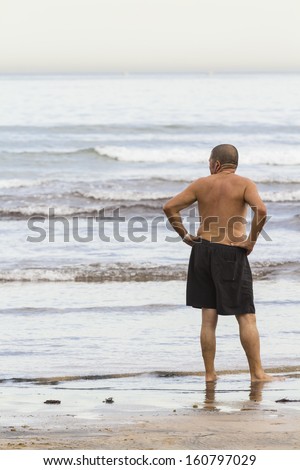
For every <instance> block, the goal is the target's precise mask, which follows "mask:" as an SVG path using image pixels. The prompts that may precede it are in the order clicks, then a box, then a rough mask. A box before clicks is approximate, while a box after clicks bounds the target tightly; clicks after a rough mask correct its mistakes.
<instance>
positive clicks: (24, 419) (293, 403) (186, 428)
mask: <svg viewBox="0 0 300 470" xmlns="http://www.w3.org/2000/svg"><path fill="white" fill-rule="evenodd" d="M282 375H285V380H284V381H276V382H272V383H265V384H254V385H252V386H250V384H249V382H248V379H247V375H246V374H238V375H235V374H232V375H227V376H226V375H224V376H220V378H219V381H218V382H217V384H209V385H207V386H206V387H205V384H204V382H203V377H197V380H198V383H199V394H198V395H195V394H189V393H184V392H182V393H178V390H177V391H176V390H174V389H173V390H158V391H157V390H156V391H155V390H135V391H134V390H130V391H129V390H128V391H126V390H125V389H123V390H119V391H118V390H117V389H116V390H114V391H113V397H112V398H113V403H106V398H110V397H111V395H112V393H110V392H111V390H104V389H101V390H99V388H97V387H93V388H91V387H90V388H89V389H85V388H84V387H80V384H77V385H79V386H77V389H72V388H67V387H64V386H65V385H66V384H67V382H62V383H61V384H59V386H56V387H53V386H51V385H46V386H43V387H41V385H39V386H38V385H29V386H26V387H24V388H16V387H13V386H12V385H11V384H5V385H4V387H3V388H2V392H1V402H2V411H1V438H0V448H1V449H52V450H54V449H56V450H67V449H69V450H72V449H87V450H89V449H103V450H111V449H139V450H151V449H154V450H156V449H160V450H167V449H237V450H238V449H262V450H270V449H274V450H275V449H282V450H291V449H299V442H300V406H299V383H300V382H299V380H300V377H299V373H295V372H293V373H289V374H282ZM238 381H239V382H238ZM240 382H242V383H243V387H244V389H243V393H238V390H237V389H236V390H235V384H236V383H240ZM240 391H241V390H240ZM197 396H198V398H199V399H198V400H195V398H196V397H197ZM46 400H59V401H61V403H60V404H56V405H55V404H52V405H51V404H46V403H44V402H45V401H46ZM278 400H279V401H278ZM280 400H281V401H280Z"/></svg>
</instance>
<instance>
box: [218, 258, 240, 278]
mask: <svg viewBox="0 0 300 470" xmlns="http://www.w3.org/2000/svg"><path fill="white" fill-rule="evenodd" d="M236 268H237V263H236V261H231V260H224V261H223V263H222V271H221V277H222V279H223V281H234V280H235V279H236V271H237V269H236Z"/></svg>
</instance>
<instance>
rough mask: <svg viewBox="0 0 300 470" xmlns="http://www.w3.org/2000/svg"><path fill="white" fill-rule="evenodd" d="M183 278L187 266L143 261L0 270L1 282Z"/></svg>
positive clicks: (123, 280)
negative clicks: (139, 262) (140, 262)
mask: <svg viewBox="0 0 300 470" xmlns="http://www.w3.org/2000/svg"><path fill="white" fill-rule="evenodd" d="M184 279H186V266H185V265H181V264H174V265H171V266H166V265H154V264H150V263H143V264H142V265H138V264H132V263H115V264H105V263H103V264H100V263H99V264H92V265H85V266H66V267H62V268H27V269H12V270H7V271H5V270H2V271H0V281H1V282H16V281H17V282H19V281H21V282H45V281H47V282H70V281H72V282H99V283H103V282H128V281H134V282H148V281H171V280H184Z"/></svg>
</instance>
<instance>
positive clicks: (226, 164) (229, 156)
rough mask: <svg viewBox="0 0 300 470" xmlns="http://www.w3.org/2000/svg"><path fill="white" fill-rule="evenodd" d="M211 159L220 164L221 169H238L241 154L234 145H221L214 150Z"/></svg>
mask: <svg viewBox="0 0 300 470" xmlns="http://www.w3.org/2000/svg"><path fill="white" fill-rule="evenodd" d="M210 158H211V160H212V162H213V163H216V162H217V161H218V162H220V165H221V168H236V167H237V166H238V161H239V154H238V151H237V149H236V148H235V147H234V146H233V145H230V144H221V145H217V146H216V147H214V148H213V149H212V151H211V155H210Z"/></svg>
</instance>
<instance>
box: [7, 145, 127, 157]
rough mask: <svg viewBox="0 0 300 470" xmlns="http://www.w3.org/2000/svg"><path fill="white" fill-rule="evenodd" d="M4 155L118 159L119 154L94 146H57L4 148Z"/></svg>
mask: <svg viewBox="0 0 300 470" xmlns="http://www.w3.org/2000/svg"><path fill="white" fill-rule="evenodd" d="M1 155H2V156H8V157H14V156H15V157H25V158H30V157H32V158H46V157H53V156H65V157H74V156H75V157H76V156H80V155H81V156H95V157H98V158H99V157H100V158H103V159H104V160H118V157H117V156H114V155H109V154H107V153H106V152H105V151H101V149H98V148H94V147H81V148H57V149H53V150H50V149H47V150H45V149H41V150H37V149H29V150H14V151H9V150H4V151H3V150H2V151H1Z"/></svg>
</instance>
